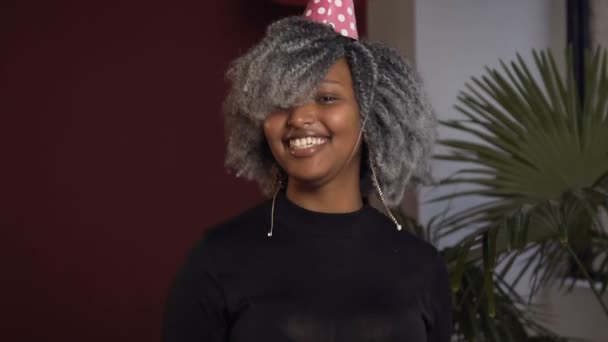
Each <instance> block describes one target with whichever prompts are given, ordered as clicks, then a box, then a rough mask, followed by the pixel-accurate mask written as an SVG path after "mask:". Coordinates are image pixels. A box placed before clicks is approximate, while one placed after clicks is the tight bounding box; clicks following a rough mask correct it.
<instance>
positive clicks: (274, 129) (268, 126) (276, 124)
mask: <svg viewBox="0 0 608 342" xmlns="http://www.w3.org/2000/svg"><path fill="white" fill-rule="evenodd" d="M286 120H287V119H286V118H284V117H283V116H282V115H278V114H271V115H269V116H268V117H267V118H266V120H264V136H265V137H266V141H268V143H269V144H270V146H271V148H272V147H273V146H274V145H275V144H277V143H281V139H282V137H283V129H284V127H285V121H286Z"/></svg>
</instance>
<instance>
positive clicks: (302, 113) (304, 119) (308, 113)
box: [287, 104, 317, 127]
mask: <svg viewBox="0 0 608 342" xmlns="http://www.w3.org/2000/svg"><path fill="white" fill-rule="evenodd" d="M315 120H317V118H316V114H315V111H314V106H312V105H310V104H305V105H301V106H295V107H293V108H292V109H290V110H289V117H288V118H287V124H288V125H290V126H293V127H304V126H307V125H311V124H312V123H314V122H315Z"/></svg>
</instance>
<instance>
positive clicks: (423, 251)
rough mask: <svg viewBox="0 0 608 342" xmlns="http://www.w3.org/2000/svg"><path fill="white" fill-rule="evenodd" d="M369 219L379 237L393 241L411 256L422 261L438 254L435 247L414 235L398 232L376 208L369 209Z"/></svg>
mask: <svg viewBox="0 0 608 342" xmlns="http://www.w3.org/2000/svg"><path fill="white" fill-rule="evenodd" d="M370 217H371V219H372V220H373V222H374V226H375V227H374V229H377V230H378V231H379V233H381V235H383V236H385V237H386V238H388V239H390V240H391V241H393V242H394V243H395V244H397V245H398V246H399V247H402V248H404V249H407V250H408V251H410V252H411V253H412V254H415V255H416V256H418V257H419V258H423V259H435V258H436V257H437V256H438V254H439V252H438V250H437V248H436V247H435V246H433V245H432V244H431V243H430V242H428V241H426V240H424V239H423V238H421V237H419V236H417V235H416V234H414V233H412V232H410V231H408V230H407V229H405V228H403V229H402V230H398V229H397V227H396V226H395V223H394V222H393V221H392V220H391V219H390V218H389V217H388V216H387V215H386V214H384V213H382V212H380V211H379V210H377V209H376V208H373V207H372V208H371V210H370Z"/></svg>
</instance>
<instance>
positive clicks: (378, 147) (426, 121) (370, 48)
mask: <svg viewBox="0 0 608 342" xmlns="http://www.w3.org/2000/svg"><path fill="white" fill-rule="evenodd" d="M342 57H345V58H346V60H347V61H348V64H349V66H350V69H351V74H352V79H353V84H354V90H355V93H356V96H357V100H358V103H359V108H360V113H361V121H362V122H365V125H364V132H363V138H364V145H363V146H364V156H368V157H369V159H367V160H369V162H368V161H367V160H366V162H365V163H363V164H362V172H361V174H362V184H364V186H362V191H367V190H369V189H368V187H369V184H371V179H370V176H371V173H370V171H371V169H370V167H372V166H370V165H369V164H370V163H373V167H374V171H375V174H376V177H377V179H378V183H379V185H380V186H381V188H382V191H383V194H384V198H385V200H386V202H387V204H388V205H396V204H398V203H399V202H400V201H401V199H402V196H403V193H404V192H405V189H406V187H407V185H408V183H410V182H412V183H420V182H425V181H428V180H429V179H430V172H429V164H430V163H429V159H430V155H431V148H432V144H433V142H434V139H435V126H436V119H435V116H434V114H433V112H432V110H431V109H430V106H429V105H428V102H427V101H426V97H425V96H424V94H423V92H422V89H421V82H420V81H419V79H418V77H417V75H416V73H415V72H414V70H413V69H412V68H411V67H410V66H409V65H408V64H407V63H406V61H405V60H404V59H402V58H401V57H400V55H399V54H398V53H397V52H396V51H394V50H392V49H389V48H388V47H385V46H383V45H381V44H378V43H374V42H367V41H353V40H351V39H349V38H347V37H344V36H341V35H340V34H338V33H336V32H335V31H334V30H333V29H332V28H331V27H329V26H327V25H323V24H319V23H315V22H312V21H309V20H306V19H303V18H300V17H289V18H285V19H282V20H279V21H277V22H275V23H274V24H272V25H270V26H269V27H268V29H267V31H266V35H265V37H264V38H263V39H262V41H261V42H260V43H258V44H257V45H256V46H254V47H253V48H252V49H251V50H249V51H248V52H247V53H245V54H244V55H243V56H242V57H240V58H238V59H236V60H235V61H234V62H233V63H232V65H231V67H230V69H229V71H228V73H227V77H228V79H229V80H230V81H231V84H232V86H231V89H230V92H229V94H228V97H227V98H226V102H225V112H226V130H227V137H228V145H227V151H226V166H227V167H228V169H230V170H233V171H235V172H236V175H237V176H238V177H244V178H246V179H250V180H255V181H257V182H258V184H259V185H260V187H261V189H262V191H263V192H264V193H265V194H266V195H270V194H271V192H272V191H273V190H274V189H275V188H276V177H277V175H278V174H277V172H280V169H279V167H278V165H277V164H276V162H275V160H274V158H273V156H272V154H271V152H270V149H269V147H268V144H267V142H266V139H265V137H264V133H263V128H262V124H263V121H264V119H265V118H266V116H267V115H268V114H269V113H272V112H275V111H278V110H281V109H287V108H290V107H293V106H297V105H298V104H301V103H302V102H305V101H308V100H309V99H310V98H311V97H312V96H313V94H314V91H315V89H316V88H317V87H318V86H319V84H320V82H321V81H322V79H323V77H324V76H325V74H326V73H327V71H328V70H329V68H330V67H331V66H332V65H333V64H334V63H335V62H336V61H337V60H338V59H340V58H342Z"/></svg>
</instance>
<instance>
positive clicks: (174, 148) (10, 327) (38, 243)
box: [0, 0, 365, 341]
mask: <svg viewBox="0 0 608 342" xmlns="http://www.w3.org/2000/svg"><path fill="white" fill-rule="evenodd" d="M302 10H303V8H302V7H289V6H283V5H275V4H272V3H271V1H270V0H240V1H239V0H214V1H204V0H203V1H201V0H199V1H172V2H155V1H86V0H81V1H15V0H13V1H2V2H1V3H0V49H1V50H0V179H1V181H0V228H1V230H0V284H1V285H0V313H1V314H2V317H0V340H2V341H44V340H49V341H159V340H160V323H161V312H162V306H163V302H164V299H165V295H166V292H167V289H168V286H169V284H170V281H171V279H172V277H173V275H174V273H175V272H176V269H177V268H178V266H179V265H180V264H181V262H182V261H183V258H184V256H185V254H186V252H187V251H188V249H189V248H190V247H191V246H192V244H193V243H194V242H195V241H196V240H198V239H199V238H200V237H201V236H202V234H203V232H204V230H205V229H206V228H207V227H209V226H210V225H213V224H215V223H217V222H219V221H222V220H224V219H226V218H227V217H229V216H231V215H234V214H236V213H237V212H239V211H241V210H243V209H244V208H246V207H248V206H251V205H253V204H255V203H256V202H258V201H259V200H261V196H260V194H259V192H258V190H257V188H256V186H255V185H254V184H252V183H246V182H243V181H239V180H236V179H235V178H233V177H232V176H230V175H228V174H227V173H226V172H225V170H224V167H223V158H224V142H225V140H224V134H223V123H222V117H221V103H222V100H223V97H224V95H225V93H226V89H227V83H226V82H225V80H224V72H225V70H226V69H227V67H228V64H229V62H230V61H231V60H232V59H234V58H235V57H236V56H238V55H240V54H241V53H243V52H245V51H246V50H247V49H248V48H249V47H251V45H252V44H254V43H255V42H256V41H257V40H259V39H260V38H261V37H262V35H263V32H264V29H265V27H266V25H267V24H268V23H270V22H272V21H274V20H276V19H278V18H281V17H284V16H287V15H291V14H300V13H301V12H302ZM357 12H358V16H359V26H360V27H359V28H360V31H361V34H364V33H365V20H364V19H365V1H359V2H358V4H357Z"/></svg>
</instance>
